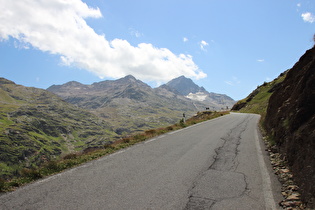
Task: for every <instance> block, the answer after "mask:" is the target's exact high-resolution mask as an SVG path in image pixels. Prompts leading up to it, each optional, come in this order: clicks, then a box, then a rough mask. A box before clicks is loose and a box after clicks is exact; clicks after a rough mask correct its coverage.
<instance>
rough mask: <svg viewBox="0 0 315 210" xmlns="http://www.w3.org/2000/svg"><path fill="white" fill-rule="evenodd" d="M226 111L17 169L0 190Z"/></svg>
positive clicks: (196, 117)
mask: <svg viewBox="0 0 315 210" xmlns="http://www.w3.org/2000/svg"><path fill="white" fill-rule="evenodd" d="M228 113H229V112H228V111H225V112H211V111H206V112H198V113H197V115H195V116H193V117H192V118H190V119H188V120H185V119H181V120H180V122H179V123H176V124H174V125H171V126H167V127H164V128H158V129H150V130H147V131H145V132H142V133H137V134H134V135H131V136H126V137H124V138H121V139H120V140H117V141H115V142H113V143H110V144H105V145H103V146H100V147H95V148H89V149H86V150H84V151H82V152H74V153H70V154H67V155H65V156H63V157H62V158H59V159H54V160H47V161H46V162H45V163H43V164H42V165H40V166H31V167H26V168H23V169H22V170H17V171H16V172H15V177H14V178H11V179H2V178H1V179H0V191H2V192H7V191H12V190H14V189H16V188H17V187H19V186H22V185H24V184H26V183H30V182H32V181H35V180H38V179H40V178H43V177H46V176H49V175H53V174H56V173H58V172H61V171H63V170H65V169H69V168H72V167H75V166H78V165H80V164H82V163H86V162H88V161H91V160H95V159H97V158H100V157H103V156H105V155H108V154H112V153H114V152H116V151H118V150H121V149H124V148H126V147H130V146H132V145H135V144H137V143H139V142H142V141H145V140H147V139H150V138H153V137H155V136H158V135H161V134H165V133H167V132H170V131H175V130H179V129H182V128H184V127H187V126H190V125H194V124H197V123H200V122H203V121H206V120H210V119H214V118H217V117H220V116H223V115H226V114H228Z"/></svg>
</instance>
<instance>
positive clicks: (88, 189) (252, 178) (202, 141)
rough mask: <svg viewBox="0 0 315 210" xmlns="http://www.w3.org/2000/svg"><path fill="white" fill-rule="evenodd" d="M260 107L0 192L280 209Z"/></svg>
mask: <svg viewBox="0 0 315 210" xmlns="http://www.w3.org/2000/svg"><path fill="white" fill-rule="evenodd" d="M258 120H259V116H258V115H253V114H230V115H226V116H223V117H220V118H217V119H214V120H210V121H207V122H204V123H201V124H197V125H194V126H191V127H188V128H185V129H182V130H179V131H174V132H171V133H168V134H165V135H162V136H159V137H156V138H154V139H150V140H148V141H146V142H144V143H140V144H137V145H135V146H133V147H130V148H128V149H125V150H122V151H119V152H117V153H115V154H113V155H109V156H106V157H104V158H101V159H99V160H96V161H92V162H90V163H87V164H85V165H82V166H80V167H78V168H74V169H71V170H68V171H65V172H63V173H61V174H57V175H54V176H51V177H48V178H46V179H43V180H40V181H38V182H35V183H33V184H30V185H27V186H25V187H22V188H20V189H18V190H16V191H15V192H12V193H7V194H5V195H2V196H0V209H185V210H190V209H211V210H212V209H242V210H246V209H278V205H277V204H276V203H278V202H279V201H280V200H281V199H282V197H281V190H280V189H281V186H280V184H279V183H278V182H277V179H276V177H275V176H274V175H273V173H272V170H271V167H270V164H269V162H268V159H267V158H266V153H265V152H264V147H263V144H262V141H261V139H260V137H259V132H258V131H257V123H258Z"/></svg>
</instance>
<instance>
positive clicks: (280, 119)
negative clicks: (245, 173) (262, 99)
mask: <svg viewBox="0 0 315 210" xmlns="http://www.w3.org/2000/svg"><path fill="white" fill-rule="evenodd" d="M264 126H265V128H266V129H267V131H269V133H271V134H272V136H273V137H274V140H275V141H276V144H277V145H278V147H279V149H280V152H281V153H283V154H284V155H285V156H286V157H287V160H288V162H289V164H290V166H291V169H292V172H293V174H294V178H295V180H296V182H297V183H298V184H299V186H300V188H301V192H302V199H303V200H304V201H305V202H307V203H308V205H309V206H310V207H315V198H314V196H315V47H313V48H312V49H310V50H308V51H307V52H306V53H305V54H304V55H303V56H302V57H301V58H300V60H299V61H298V62H297V63H296V64H295V65H294V67H293V68H292V69H291V70H289V71H288V73H287V76H286V78H285V80H284V81H283V82H282V83H280V84H279V85H278V86H277V87H275V90H274V93H273V94H272V95H271V97H270V100H269V105H268V108H267V115H266V119H265V122H264Z"/></svg>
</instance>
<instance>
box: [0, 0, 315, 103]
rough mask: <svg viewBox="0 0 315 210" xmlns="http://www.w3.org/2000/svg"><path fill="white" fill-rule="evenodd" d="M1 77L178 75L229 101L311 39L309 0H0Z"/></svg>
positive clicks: (31, 80) (313, 6) (162, 78)
mask: <svg viewBox="0 0 315 210" xmlns="http://www.w3.org/2000/svg"><path fill="white" fill-rule="evenodd" d="M0 9H1V10H0V11H1V13H0V55H1V60H0V77H5V78H7V79H10V80H12V81H14V82H16V83H17V84H22V85H25V86H33V87H38V88H48V87H49V86H51V85H53V84H63V83H66V82H68V81H78V82H81V83H83V84H92V83H93V82H99V81H102V80H112V79H117V78H121V77H123V76H126V75H129V74H131V75H133V76H135V77H136V78H138V79H140V80H142V81H144V82H146V83H148V84H150V85H151V86H152V87H156V86H158V85H160V84H164V83H166V82H168V81H169V80H171V79H173V78H176V77H178V76H181V75H185V76H186V77H189V78H191V79H193V80H194V82H195V83H196V84H198V85H199V86H204V87H205V88H206V90H208V91H209V92H216V93H223V94H227V95H228V96H231V97H232V98H233V99H235V100H239V99H242V98H244V97H246V96H247V95H248V94H249V93H250V92H251V91H252V90H254V89H255V88H256V87H257V86H258V85H260V84H262V83H263V82H264V81H270V80H272V79H274V78H276V77H277V76H278V75H279V74H280V73H282V72H283V71H285V70H287V69H289V68H291V67H292V66H293V65H294V64H295V63H296V62H297V61H298V59H299V58H300V57H301V56H302V55H303V54H304V52H305V51H306V50H307V49H309V48H311V47H312V46H313V45H314V42H313V35H314V33H315V30H314V29H315V2H314V1H313V0H276V1H274V0H273V1H271V0H264V1H256V0H226V1H221V0H194V1H191V0H181V1H179V0H159V1H153V0H133V1H128V0H83V1H81V0H38V1H33V0H19V1H7V0H0Z"/></svg>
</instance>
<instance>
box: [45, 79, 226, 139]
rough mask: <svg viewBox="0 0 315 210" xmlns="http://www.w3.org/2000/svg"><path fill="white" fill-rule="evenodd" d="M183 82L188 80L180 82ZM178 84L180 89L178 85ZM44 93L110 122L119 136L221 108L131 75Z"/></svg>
mask: <svg viewBox="0 0 315 210" xmlns="http://www.w3.org/2000/svg"><path fill="white" fill-rule="evenodd" d="M186 80H187V78H185V79H184V80H183V81H186ZM191 82H192V81H191ZM192 83H193V82H192ZM178 84H179V85H181V82H179V83H178ZM193 84H194V83H193ZM195 86H197V85H195ZM197 87H198V86H197ZM47 90H48V91H50V92H52V93H55V94H57V95H58V96H60V97H62V98H63V99H64V100H66V101H67V102H69V103H72V104H74V105H76V106H78V107H80V108H84V109H88V110H90V111H91V112H93V113H94V114H96V115H98V116H99V117H102V118H103V119H106V120H109V121H110V122H111V124H112V125H113V127H114V128H115V131H116V132H117V133H118V134H122V135H126V134H130V133H131V132H137V131H143V130H147V129H151V128H157V127H161V126H166V125H170V124H174V123H176V122H178V121H179V120H180V119H181V118H182V116H183V113H186V115H187V116H192V115H194V114H195V113H196V112H197V111H201V110H204V109H205V107H213V108H215V109H221V107H223V105H218V104H214V103H209V102H204V101H198V100H191V99H190V98H188V97H185V96H184V95H182V94H180V93H179V92H177V91H176V90H175V89H174V88H172V87H171V86H169V85H162V86H160V87H158V88H151V87H150V86H149V85H147V84H145V83H143V82H142V81H140V80H138V79H136V78H135V77H133V76H131V75H128V76H126V77H124V78H121V79H118V80H106V81H101V82H96V83H93V84H91V85H83V84H81V83H78V82H73V81H72V82H68V83H66V84H63V85H53V86H51V87H49V88H48V89H47ZM205 93H206V91H205ZM224 105H225V104H224ZM224 107H225V106H224Z"/></svg>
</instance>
